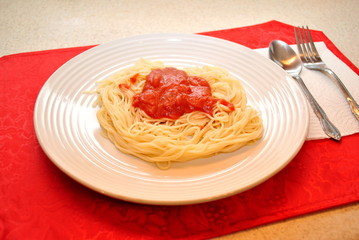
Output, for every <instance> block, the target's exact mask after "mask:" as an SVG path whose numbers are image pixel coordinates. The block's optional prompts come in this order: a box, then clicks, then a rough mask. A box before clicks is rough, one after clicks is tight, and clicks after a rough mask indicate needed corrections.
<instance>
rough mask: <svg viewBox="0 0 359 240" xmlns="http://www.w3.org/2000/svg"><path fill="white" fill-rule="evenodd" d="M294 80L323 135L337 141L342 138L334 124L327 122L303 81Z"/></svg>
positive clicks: (322, 111) (297, 78)
mask: <svg viewBox="0 0 359 240" xmlns="http://www.w3.org/2000/svg"><path fill="white" fill-rule="evenodd" d="M294 79H296V80H297V82H298V84H299V86H300V87H301V88H302V90H303V91H304V94H305V96H306V97H307V99H308V101H309V103H310V105H311V106H312V109H313V111H314V113H315V115H317V117H318V119H319V121H320V125H322V128H323V130H324V132H325V134H327V135H328V136H329V137H331V138H333V139H335V140H337V141H339V140H340V139H341V137H342V136H341V134H340V132H339V130H338V129H337V128H336V127H335V126H334V124H333V123H332V122H331V121H329V119H328V117H327V115H326V114H325V112H324V110H323V109H322V108H321V107H320V105H319V104H318V102H317V101H316V100H315V99H314V97H313V95H312V94H311V93H310V92H309V90H308V88H307V86H306V85H305V84H304V82H303V80H302V79H301V78H300V77H299V76H296V77H294Z"/></svg>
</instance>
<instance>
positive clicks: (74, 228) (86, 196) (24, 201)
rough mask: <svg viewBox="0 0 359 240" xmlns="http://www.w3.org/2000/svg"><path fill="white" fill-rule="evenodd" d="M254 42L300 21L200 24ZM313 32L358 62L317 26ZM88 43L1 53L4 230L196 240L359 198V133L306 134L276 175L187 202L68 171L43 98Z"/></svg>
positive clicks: (281, 34) (27, 234) (285, 36)
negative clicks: (44, 144)
mask: <svg viewBox="0 0 359 240" xmlns="http://www.w3.org/2000/svg"><path fill="white" fill-rule="evenodd" d="M202 34H204V35H209V36H215V37H219V38H223V39H228V40H231V41H234V42H237V43H240V44H242V45H245V46H248V47H251V48H260V47H267V46H268V44H269V42H270V41H271V40H274V39H281V40H284V41H286V42H288V43H294V36H293V27H292V26H289V25H286V24H283V23H280V22H277V21H271V22H267V23H264V24H259V25H255V26H249V27H243V28H235V29H228V30H220V31H214V32H207V33H202ZM313 35H314V39H315V40H316V41H318V40H321V41H324V42H325V43H326V44H327V46H328V48H329V49H330V50H331V51H332V52H333V53H334V54H336V55H337V56H338V57H339V58H340V59H342V60H343V61H344V62H345V63H346V64H348V65H349V66H350V67H351V68H352V69H353V70H354V71H355V72H356V73H358V74H359V70H358V68H356V67H355V66H354V65H353V64H352V63H351V62H350V61H349V60H348V59H347V58H346V57H345V56H344V55H343V54H342V53H341V52H340V51H339V50H338V49H337V48H336V47H335V46H334V44H333V43H332V42H331V41H330V40H329V39H328V38H327V37H326V36H325V35H324V33H322V32H319V31H313ZM90 47H91V46H87V47H78V48H68V49H58V50H49V51H41V52H32V53H22V54H14V55H9V56H4V57H2V58H1V59H0V76H1V99H0V112H1V121H0V131H1V134H0V137H1V144H0V148H1V156H0V159H1V160H0V206H1V207H0V238H1V239H24V238H25V239H36V240H38V239H123V238H126V239H199V238H211V237H215V236H220V235H223V234H227V233H231V232H235V231H239V230H243V229H247V228H251V227H254V226H258V225H261V224H265V223H270V222H274V221H278V220H283V219H286V218H290V217H293V216H298V215H301V214H306V213H310V212H313V211H318V210H322V209H326V208H330V207H334V206H338V205H341V204H348V203H351V202H355V201H358V199H359V161H358V160H359V159H358V158H359V157H358V156H359V148H358V143H359V134H354V135H351V136H346V137H343V139H342V141H341V142H335V141H332V140H329V139H324V140H315V141H307V142H305V144H304V146H303V148H302V149H301V151H300V152H299V153H298V155H297V156H296V157H295V158H294V159H293V161H292V162H291V163H290V164H289V165H288V166H287V167H286V168H284V169H283V170H282V171H281V172H279V173H278V174H276V175H275V176H274V177H272V178H271V179H269V180H267V181H266V182H264V183H262V184H261V185H258V186H257V187H255V188H253V189H250V190H248V191H246V192H243V193H240V194H237V195H234V196H232V197H228V198H225V199H221V200H217V201H213V202H208V203H202V204H196V205H187V206H151V205H141V204H135V203H130V202H125V201H121V200H117V199H112V198H109V197H106V196H103V195H101V194H99V193H97V192H94V191H92V190H89V189H87V188H85V187H84V186H82V185H80V184H78V183H77V182H75V181H73V180H72V179H71V178H69V177H68V176H66V175H65V174H64V173H62V172H61V171H60V170H59V169H58V168H56V167H55V165H53V164H52V162H51V161H50V160H49V159H48V158H47V156H46V155H45V153H44V152H43V150H42V149H41V147H40V146H39V144H38V142H37V139H36V136H35V132H34V128H33V108H34V104H35V100H36V97H37V95H38V93H39V91H40V89H41V87H42V85H43V84H44V82H45V81H46V80H47V79H48V77H50V75H51V74H52V73H53V72H54V71H55V70H56V69H57V68H59V67H60V66H61V65H62V64H63V63H65V62H66V61H67V60H69V59H71V58H72V57H74V56H75V55H77V54H79V53H81V52H83V51H85V50H87V49H89V48H90Z"/></svg>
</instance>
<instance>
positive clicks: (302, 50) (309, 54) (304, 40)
mask: <svg viewBox="0 0 359 240" xmlns="http://www.w3.org/2000/svg"><path fill="white" fill-rule="evenodd" d="M294 35H295V41H296V43H297V47H298V52H299V56H300V58H302V61H304V62H317V61H321V59H320V57H319V53H318V51H317V49H316V47H315V45H314V42H313V38H312V34H311V33H310V30H309V28H308V26H306V28H304V26H302V27H297V28H296V27H294Z"/></svg>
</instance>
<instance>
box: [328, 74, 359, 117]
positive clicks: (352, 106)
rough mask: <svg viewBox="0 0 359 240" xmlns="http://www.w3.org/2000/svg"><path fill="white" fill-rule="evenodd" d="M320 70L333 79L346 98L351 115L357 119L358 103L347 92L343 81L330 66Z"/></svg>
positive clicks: (358, 112)
mask: <svg viewBox="0 0 359 240" xmlns="http://www.w3.org/2000/svg"><path fill="white" fill-rule="evenodd" d="M321 71H322V72H324V73H327V74H329V75H330V76H331V77H332V78H333V79H334V81H335V83H336V85H337V86H338V87H339V89H340V90H341V91H342V93H343V95H344V97H345V99H346V100H347V102H348V104H349V106H350V109H351V111H352V113H353V115H354V116H355V118H356V119H357V120H359V105H358V103H357V102H356V101H355V100H354V98H353V97H352V95H351V94H350V93H349V91H348V89H347V88H346V87H345V85H344V84H343V82H342V81H341V80H340V79H339V77H338V76H337V75H336V74H335V73H334V72H333V71H332V70H331V69H330V68H322V69H321Z"/></svg>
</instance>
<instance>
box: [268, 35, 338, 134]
mask: <svg viewBox="0 0 359 240" xmlns="http://www.w3.org/2000/svg"><path fill="white" fill-rule="evenodd" d="M269 57H270V59H272V60H273V61H274V62H275V63H277V64H278V65H279V66H281V67H282V68H283V69H284V70H285V71H286V72H287V73H288V74H289V75H291V76H292V77H293V78H294V79H295V80H296V81H297V82H298V84H299V86H300V87H301V88H302V90H303V91H304V94H305V96H306V97H307V99H308V101H309V103H310V105H311V106H312V108H313V111H314V113H315V115H317V117H318V119H319V121H320V124H321V125H322V128H323V130H324V132H325V133H326V134H327V135H328V136H329V137H331V138H333V139H335V140H338V141H339V140H340V139H341V134H340V132H339V130H338V129H337V128H336V127H335V126H334V125H333V123H332V122H330V121H329V119H328V117H327V115H326V114H325V112H324V110H323V109H322V108H321V107H320V106H319V104H318V102H317V101H316V100H315V99H314V97H313V95H312V94H311V93H310V92H309V90H308V88H307V86H305V84H304V82H303V80H302V79H301V78H300V76H299V74H300V72H301V71H302V68H303V64H302V61H301V60H300V58H299V57H298V56H297V54H296V53H295V52H294V50H293V49H292V48H291V47H290V46H289V45H288V44H287V43H285V42H283V41H280V40H274V41H272V42H271V43H270V45H269Z"/></svg>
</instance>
